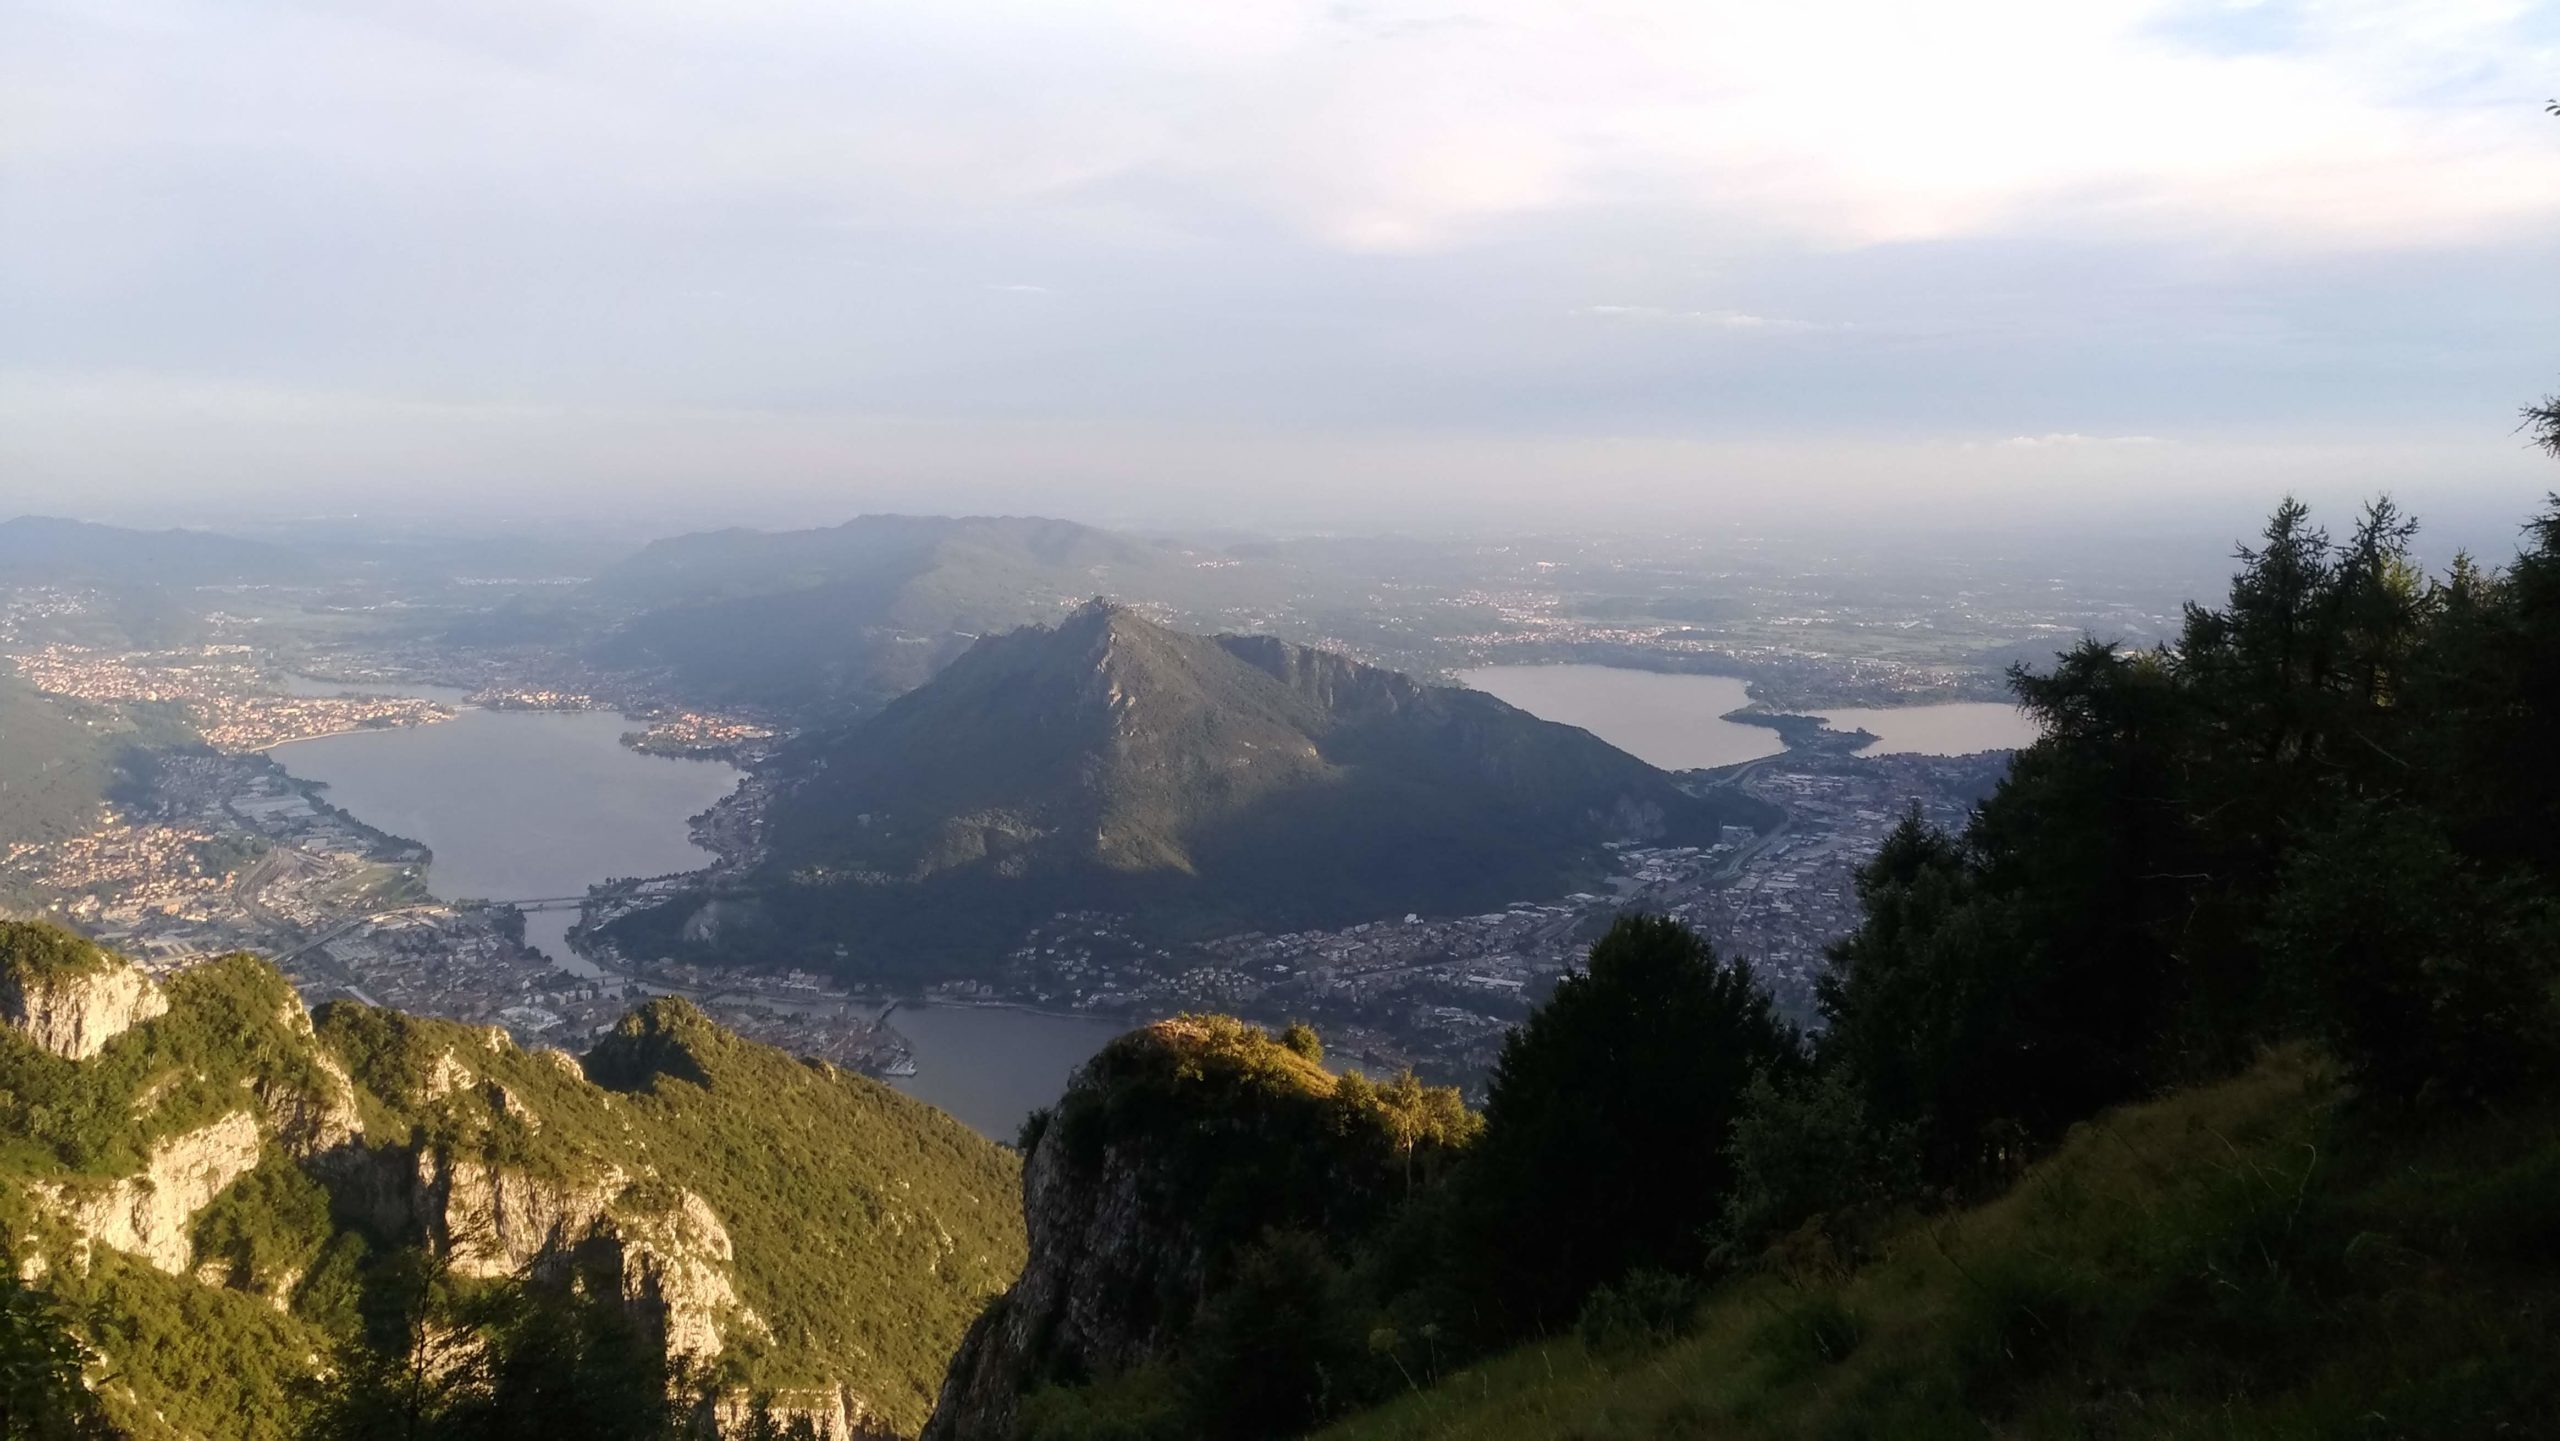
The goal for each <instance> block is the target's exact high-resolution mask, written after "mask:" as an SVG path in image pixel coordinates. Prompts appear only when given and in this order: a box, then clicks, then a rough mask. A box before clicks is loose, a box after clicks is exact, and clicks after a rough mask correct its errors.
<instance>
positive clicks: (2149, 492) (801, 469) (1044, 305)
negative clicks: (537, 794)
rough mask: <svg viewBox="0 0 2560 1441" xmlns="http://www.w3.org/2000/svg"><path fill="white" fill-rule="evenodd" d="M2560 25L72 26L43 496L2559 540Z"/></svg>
mask: <svg viewBox="0 0 2560 1441" xmlns="http://www.w3.org/2000/svg"><path fill="white" fill-rule="evenodd" d="M2555 61H2560V6H2552V5H2548V4H2531V3H2499V0H2436V3H2401V0H2359V3H2345V4H2336V5H2313V4H2293V3H2286V0H2265V3H2255V4H2220V3H2204V4H2196V3H2153V0H2108V3H2093V4H2082V5H2069V6H2054V5H2045V4H2032V3H1982V4H1966V5H1962V6H1958V7H1939V8H1936V9H1932V10H1929V11H1926V12H1909V11H1905V10H1903V9H1901V8H1898V7H1889V6H1882V5H1875V4H1861V3H1845V0H1844V3H1829V4H1813V5H1801V6H1789V7H1781V8H1776V9H1772V8H1770V7H1756V6H1739V5H1725V4H1716V5H1697V6H1688V5H1674V4H1633V3H1628V4H1608V5H1600V6H1583V7H1565V6H1560V5H1554V4H1528V3H1517V4H1515V3H1469V4H1464V5H1457V6H1434V5H1411V4H1396V3H1380V4H1366V3H1352V4H1294V3H1269V4H1254V5H1244V6H1217V7H1208V8H1202V7H1196V6H1169V5H1151V4H1097V5H1088V6H1080V7H1076V8H1075V9H1074V11H1073V12H1072V13H1068V12H1064V11H1060V10H1056V9H1053V8H1049V7H1040V6H1030V5H1019V4H1016V5H1005V4H966V5H941V6H933V7H913V6H878V7H863V8H860V9H842V10H837V9H830V8H826V7H819V6H814V5H805V4H786V3H777V4H770V5H763V6H757V7H753V8H742V7H702V6H686V5H680V4H654V5H627V4H626V5H602V4H596V3H586V0H576V3H542V4H531V3H512V4H497V3H465V4H452V5H443V6H438V7H434V8H433V9H421V10H412V9H409V8H407V7H395V6H382V5H373V6H358V7H318V6H306V5H291V4H277V5H228V6H214V5H209V4H202V3H167V0H154V3H140V4H133V5H122V6H117V7H113V8H102V7H94V6H82V5H72V4H58V3H45V0H31V3H27V4H22V5H18V6H14V7H11V9H10V11H9V13H8V15H7V17H6V18H5V19H0V90H5V92H6V95H7V97H8V98H7V102H6V103H7V111H6V123H5V127H0V128H5V131H6V134H7V137H8V138H7V139H6V141H5V142H0V212H5V213H6V215H7V216H8V218H9V223H8V224H7V225H6V226H5V227H4V228H0V317H5V320H0V513H14V512H16V511H20V510H36V511H55V512H61V513H68V514H76V515H82V516H87V517H92V518H99V519H113V520H120V521H125V522H129V523H139V524H171V523H181V522H184V523H213V522H218V521H222V520H225V519H234V520H236V519H243V518H246V519H252V520H264V521H275V520H279V519H285V518H291V517H307V516H314V515H342V514H346V513H349V512H357V511H361V512H365V513H369V514H386V513H387V514H398V515H409V516H415V517H419V518H422V519H433V518H435V517H439V516H455V515H466V514H467V515H473V516H480V517H489V518H497V519H509V520H527V521H568V520H574V519H577V518H580V517H585V516H593V515H595V514H597V513H599V512H606V513H609V514H610V515H611V516H612V517H613V518H614V519H615V520H616V521H617V522H619V523H623V524H645V525H647V526H650V527H654V528H657V529H676V528H681V527H683V526H687V525H710V524H725V523H753V524H775V525H779V524H809V523H816V522H824V521H833V520H839V519H842V518H843V517H845V516H847V515H850V514H853V513H856V512H858V511H881V510H906V511H933V512H967V511H1010V512H1038V513H1047V514H1061V515H1068V516H1072V517H1075V518H1079V519H1087V520H1092V521H1097V522H1101V523H1117V524H1138V525H1167V526H1202V525H1210V524H1227V525H1240V526H1255V525H1259V526H1275V527H1308V526H1323V527H1331V528H1360V527H1390V526H1402V527H1418V526H1431V525H1445V524H1446V523H1448V522H1449V521H1451V519H1452V518H1453V517H1458V518H1463V519H1464V520H1465V521H1467V522H1468V523H1471V524H1477V525H1502V526H1534V525H1540V524H1557V525H1564V524H1570V525H1575V526H1586V525H1603V526H1639V525H1649V524H1655V523H1661V524H1667V525H1686V524H1705V523H1710V522H1719V521H1730V522H1735V523H1743V524H1758V523H1765V522H1771V521H1780V520H1784V521H1791V522H1799V523H1800V522H1803V521H1805V520H1806V519H1807V518H1808V517H1813V518H1819V517H1824V516H1830V515H1836V514H1841V513H1854V514H1856V515H1858V516H1860V517H1863V518H1865V519H1868V520H1876V521H1883V522H1886V523H1896V522H1908V523H1914V524H1923V523H1925V524H1927V525H1931V526H1959V525H1966V524H1989V523H1994V522H1995V521H1996V522H1997V523H2001V524H2053V525H2063V524H2069V523H2080V524H2093V523H2097V522H2098V521H2102V520H2103V521H2106V522H2108V523H2130V522H2134V521H2141V520H2145V519H2146V518H2147V519H2148V520H2151V521H2158V520H2159V519H2160V518H2161V517H2164V516H2174V515H2183V514H2194V515H2209V516H2211V517H2214V518H2215V519H2214V523H2216V524H2219V523H2221V522H2220V517H2224V516H2231V517H2241V518H2245V517H2247V516H2250V515H2253V514H2257V513H2262V512H2263V510H2264V508H2265V506H2266V504H2267V503H2268V502H2269V501H2271V500H2272V498H2273V497H2274V496H2276V495H2277V494H2279V493H2282V492H2284V491H2287V490H2291V491H2296V492H2300V493H2303V494H2305V495H2307V496H2309V497H2311V498H2313V499H2314V500H2315V501H2318V502H2321V503H2324V504H2337V503H2343V502H2345V501H2347V500H2349V499H2351V498H2353V497H2356V496H2360V495H2363V494H2367V493H2370V492H2372V491H2375V490H2381V489H2390V490H2393V491H2395V492H2396V493H2398V494H2399V495H2400V496H2401V497H2402V498H2403V499H2404V500H2405V501H2406V502H2407V503H2408V504H2409V505H2410V506H2411V507H2412V508H2413V509H2416V510H2417V511H2419V512H2420V513H2421V514H2422V515H2425V514H2430V513H2441V512H2444V511H2448V510H2449V511H2452V512H2454V513H2457V514H2475V513H2476V514H2483V515H2494V516H2497V517H2500V518H2502V519H2503V520H2504V521H2505V522H2507V523H2509V524H2511V523H2512V518H2513V517H2514V516H2516V515H2519V514H2522V513H2523V512H2524V511H2525V510H2526V509H2527V508H2529V507H2530V505H2531V504H2532V502H2533V501H2534V500H2535V499H2537V498H2538V497H2539V495H2540V494H2541V492H2542V491H2543V490H2544V489H2545V488H2546V487H2547V484H2548V482H2547V480H2546V479H2545V477H2544V474H2543V470H2544V469H2545V467H2543V466H2541V465H2539V464H2538V463H2537V461H2536V460H2535V458H2534V457H2532V456H2531V455H2530V454H2529V453H2528V452H2527V450H2526V448H2525V446H2524V444H2523V441H2522V438H2521V437H2520V436H2518V435H2516V434H2514V433H2513V428H2514V421H2515V414H2516V408H2517V407H2518V406H2519V405H2520V404H2522V403H2524V402H2525V401H2528V400H2530V399H2531V398H2532V397H2533V395H2534V394H2536V393H2538V390H2539V389H2547V388H2549V386H2548V375H2549V372H2550V370H2551V368H2552V367H2551V354H2550V350H2549V344H2548V337H2549V335H2550V334H2551V333H2552V330H2553V324H2552V322H2553V321H2554V319H2555V318H2560V227H2555V226H2554V225H2553V221H2554V220H2555V219H2560V119H2555V117H2553V116H2551V115H2548V114H2545V113H2544V110H2543V107H2544V102H2545V100H2546V98H2547V95H2548V93H2549V92H2550V91H2551V90H2552V88H2553V87H2554V85H2555V84H2560V80H2556V79H2555V76H2560V64H2555Z"/></svg>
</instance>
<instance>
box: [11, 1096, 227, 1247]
mask: <svg viewBox="0 0 2560 1441" xmlns="http://www.w3.org/2000/svg"><path fill="white" fill-rule="evenodd" d="M260 1149H261V1148H260V1144H259V1138H258V1122H257V1119H256V1118H255V1117H254V1116H252V1115H250V1114H249V1113H248V1112H247V1111H234V1112H232V1113H231V1114H230V1115H227V1116H225V1117H223V1118H222V1119H221V1120H218V1121H216V1122H214V1123H213V1124H211V1125H209V1126H203V1127H199V1128H198V1129H196V1130H192V1131H188V1132H186V1133H185V1134H183V1135H178V1136H172V1137H170V1138H168V1139H167V1140H164V1141H162V1142H160V1143H159V1144H158V1145H156V1146H153V1147H152V1148H151V1161H150V1164H149V1165H148V1166H146V1167H144V1168H143V1171H142V1173H141V1174H140V1175H137V1176H128V1177H126V1178H124V1179H122V1180H118V1181H113V1182H109V1183H107V1184H105V1185H103V1186H96V1185H80V1184H77V1183H69V1182H62V1183H49V1182H37V1183H35V1184H34V1185H31V1186H30V1187H29V1188H28V1190H29V1192H30V1193H31V1194H32V1195H34V1196H35V1197H36V1198H37V1200H38V1201H39V1202H40V1203H41V1204H42V1205H44V1206H45V1207H47V1208H49V1209H50V1210H51V1211H52V1212H53V1213H54V1214H55V1215H56V1216H57V1217H59V1218H60V1219H61V1220H62V1221H63V1222H64V1223H65V1224H67V1225H68V1226H69V1227H70V1228H71V1231H72V1233H73V1235H74V1236H75V1237H76V1238H77V1242H78V1244H79V1245H80V1246H81V1247H83V1248H84V1249H85V1248H87V1247H90V1246H109V1247H113V1248H114V1249H116V1250H118V1251H122V1252H124V1253H125V1254H127V1255H129V1256H135V1257H139V1258H140V1259H142V1260H144V1261H147V1262H149V1263H150V1264H151V1265H153V1266H154V1267H157V1268H158V1269H160V1270H162V1271H166V1272H168V1273H169V1274H170V1275H173V1276H177V1275H184V1274H187V1273H188V1272H190V1271H192V1270H194V1269H195V1243H194V1241H193V1240H192V1239H191V1237H190V1234H189V1228H190V1227H192V1226H193V1225H194V1223H195V1218H196V1213H197V1212H199V1211H202V1210H203V1209H204V1208H205V1206H206V1205H207V1204H209V1203H210V1202H211V1201H212V1200H213V1198H214V1197H216V1196H218V1195H220V1194H222V1190H223V1188H224V1187H226V1186H228V1185H230V1184H231V1183H232V1182H233V1181H236V1180H238V1179H239V1178H240V1177H242V1176H244V1175H246V1174H248V1172H249V1169H250V1168H251V1167H253V1166H255V1165H257V1164H258V1157H259V1154H260Z"/></svg>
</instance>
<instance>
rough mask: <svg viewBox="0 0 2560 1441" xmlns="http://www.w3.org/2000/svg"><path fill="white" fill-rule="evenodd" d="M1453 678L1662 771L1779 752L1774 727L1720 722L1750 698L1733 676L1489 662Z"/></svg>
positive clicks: (1618, 667)
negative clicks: (1579, 729) (1575, 728)
mask: <svg viewBox="0 0 2560 1441" xmlns="http://www.w3.org/2000/svg"><path fill="white" fill-rule="evenodd" d="M1458 678H1459V679H1460V680H1462V681H1465V682H1466V683H1467V684H1468V685H1469V686H1472V687H1474V688H1475V689H1477V690H1480V691H1483V692H1484V693H1485V694H1487V695H1490V696H1493V697H1495V698H1496V699H1499V700H1506V701H1509V702H1510V703H1511V704H1513V705H1516V706H1518V707H1520V708H1521V709H1522V710H1524V711H1527V712H1528V713H1529V714H1531V715H1533V716H1536V717H1538V718H1539V719H1541V720H1551V721H1557V722H1560V723H1562V724H1564V725H1569V726H1580V727H1582V728H1583V729H1584V730H1587V731H1589V732H1591V733H1592V734H1593V735H1596V736H1598V737H1599V738H1600V739H1602V740H1604V741H1607V742H1608V743H1609V744H1611V745H1613V746H1616V747H1617V748H1618V749H1620V750H1622V751H1625V752H1626V753H1627V754H1629V755H1631V756H1634V757H1635V758H1636V759H1638V760H1641V761H1645V762H1648V763H1650V764H1653V765H1657V766H1660V767H1662V768H1663V769H1664V770H1673V771H1679V770H1695V769H1698V768H1701V767H1705V766H1729V765H1733V764H1735V763H1737V762H1740V761H1753V760H1758V759H1760V758H1761V757H1762V756H1773V755H1776V754H1777V753H1778V752H1780V751H1782V750H1785V749H1786V746H1785V745H1784V744H1783V743H1782V742H1780V741H1779V739H1778V733H1777V732H1776V731H1773V730H1770V729H1768V728H1767V727H1765V726H1746V725H1735V724H1734V723H1733V722H1731V721H1729V720H1723V719H1720V717H1722V716H1723V715H1724V713H1725V712H1727V711H1733V710H1740V709H1741V708H1742V707H1744V706H1746V705H1749V704H1750V703H1751V697H1750V695H1749V694H1747V693H1746V692H1745V691H1744V689H1743V683H1742V682H1741V681H1739V680H1736V679H1735V678H1733V677H1732V676H1726V675H1669V674H1665V673H1663V672H1660V671H1649V670H1629V669H1626V668H1625V667H1623V666H1609V665H1490V666H1479V667H1477V668H1476V669H1474V670H1466V671H1460V672H1458Z"/></svg>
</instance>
